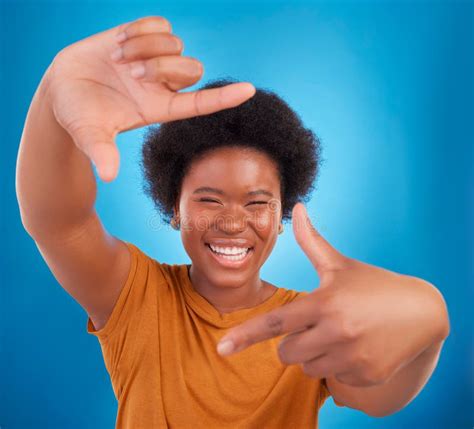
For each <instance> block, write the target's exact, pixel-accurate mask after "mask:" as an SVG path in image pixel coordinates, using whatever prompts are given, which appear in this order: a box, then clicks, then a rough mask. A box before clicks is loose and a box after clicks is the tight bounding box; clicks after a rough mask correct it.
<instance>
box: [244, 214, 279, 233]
mask: <svg viewBox="0 0 474 429" xmlns="http://www.w3.org/2000/svg"><path fill="white" fill-rule="evenodd" d="M251 220H252V223H253V227H254V229H255V230H256V231H257V233H258V234H259V235H261V237H262V238H266V237H267V236H268V235H271V234H272V233H273V232H274V231H276V230H278V222H279V217H278V213H276V214H275V213H273V212H271V211H269V210H265V211H262V212H256V213H255V214H254V215H253V216H252V218H251Z"/></svg>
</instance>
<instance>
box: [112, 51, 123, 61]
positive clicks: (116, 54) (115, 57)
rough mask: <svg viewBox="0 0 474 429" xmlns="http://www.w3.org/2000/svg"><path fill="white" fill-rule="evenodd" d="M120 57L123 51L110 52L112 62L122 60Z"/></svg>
mask: <svg viewBox="0 0 474 429" xmlns="http://www.w3.org/2000/svg"><path fill="white" fill-rule="evenodd" d="M122 55H123V49H122V48H117V49H116V50H115V51H113V52H112V54H111V55H110V58H111V59H112V60H113V61H118V60H120V59H121V58H122Z"/></svg>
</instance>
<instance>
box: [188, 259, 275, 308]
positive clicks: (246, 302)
mask: <svg viewBox="0 0 474 429" xmlns="http://www.w3.org/2000/svg"><path fill="white" fill-rule="evenodd" d="M188 271H189V277H190V279H191V283H192V285H193V288H194V289H195V290H196V291H197V292H198V293H199V295H201V296H202V297H203V298H205V299H206V300H207V301H208V302H209V303H210V304H211V305H212V306H213V307H214V308H215V309H216V310H217V311H218V312H219V313H221V314H224V313H231V312H233V311H236V310H241V309H244V308H252V307H255V306H256V305H258V304H260V303H262V302H263V301H265V300H266V299H268V298H269V297H270V296H272V295H273V293H274V292H275V291H276V289H277V288H276V287H275V286H273V285H271V284H270V283H267V282H266V281H264V280H261V279H260V276H259V273H258V272H257V273H256V274H255V276H254V277H252V278H250V279H249V280H247V281H246V282H245V283H243V284H239V285H233V286H232V287H223V286H222V285H216V284H213V283H212V282H211V281H210V280H209V279H208V278H207V277H206V276H205V275H204V273H202V272H200V271H199V270H196V268H195V266H194V265H191V267H189V266H188Z"/></svg>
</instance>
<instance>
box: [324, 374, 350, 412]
mask: <svg viewBox="0 0 474 429" xmlns="http://www.w3.org/2000/svg"><path fill="white" fill-rule="evenodd" d="M329 396H331V392H330V391H329V389H328V385H327V382H326V379H325V378H322V379H321V392H320V397H319V403H320V407H321V406H322V405H323V404H324V401H325V400H326V399H327V398H328V397H329ZM332 399H333V401H334V403H335V404H336V405H337V406H338V407H345V405H344V404H343V403H342V402H339V401H337V400H336V399H335V398H334V396H333V398H332Z"/></svg>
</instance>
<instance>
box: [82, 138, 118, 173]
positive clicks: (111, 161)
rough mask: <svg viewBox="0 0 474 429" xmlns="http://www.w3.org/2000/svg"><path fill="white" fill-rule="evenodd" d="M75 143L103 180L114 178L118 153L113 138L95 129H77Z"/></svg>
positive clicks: (116, 171) (116, 170)
mask: <svg viewBox="0 0 474 429" xmlns="http://www.w3.org/2000/svg"><path fill="white" fill-rule="evenodd" d="M74 141H75V143H76V145H77V146H78V147H79V148H80V149H81V150H82V151H83V152H84V153H85V154H86V156H87V157H88V158H89V159H90V160H91V161H92V163H93V165H94V166H95V168H96V170H97V174H98V176H99V177H100V179H101V180H103V181H104V182H111V181H112V180H114V179H115V178H116V177H117V175H118V171H119V168H120V153H119V151H118V148H117V146H116V144H115V141H114V138H113V137H112V138H110V137H109V136H108V135H106V133H103V132H101V131H95V130H92V131H91V130H90V129H88V130H85V131H82V130H81V131H79V132H77V133H76V135H75V136H74Z"/></svg>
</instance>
